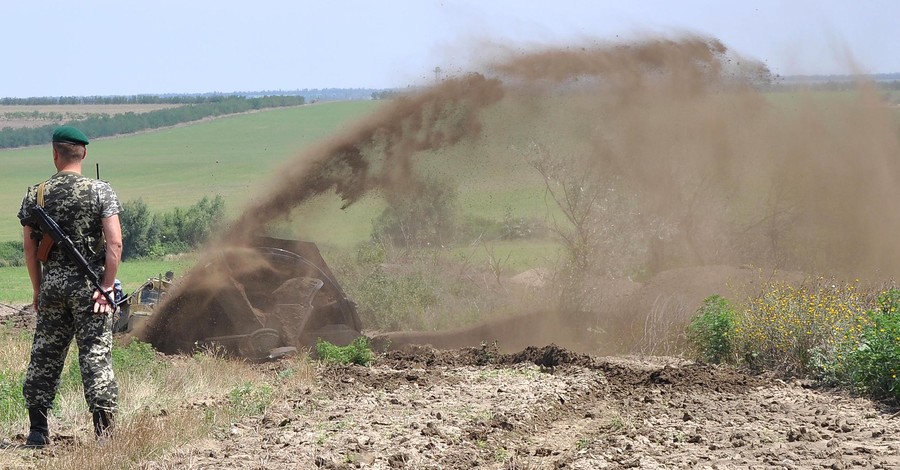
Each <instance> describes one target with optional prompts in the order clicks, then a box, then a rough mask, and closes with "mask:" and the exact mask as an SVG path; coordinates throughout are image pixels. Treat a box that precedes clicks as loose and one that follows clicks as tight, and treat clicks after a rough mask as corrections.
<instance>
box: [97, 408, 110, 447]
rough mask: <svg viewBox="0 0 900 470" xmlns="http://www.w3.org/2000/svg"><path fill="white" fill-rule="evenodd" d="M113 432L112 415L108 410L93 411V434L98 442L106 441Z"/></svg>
mask: <svg viewBox="0 0 900 470" xmlns="http://www.w3.org/2000/svg"><path fill="white" fill-rule="evenodd" d="M112 432H113V414H112V411H109V410H96V411H94V434H96V435H97V439H99V440H100V441H106V439H108V438H109V437H110V436H112Z"/></svg>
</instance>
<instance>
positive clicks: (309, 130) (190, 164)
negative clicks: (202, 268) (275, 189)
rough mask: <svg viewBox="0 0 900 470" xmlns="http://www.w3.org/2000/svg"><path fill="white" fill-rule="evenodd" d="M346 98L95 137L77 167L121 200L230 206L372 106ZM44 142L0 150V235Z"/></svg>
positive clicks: (37, 169)
mask: <svg viewBox="0 0 900 470" xmlns="http://www.w3.org/2000/svg"><path fill="white" fill-rule="evenodd" d="M378 105H379V103H378V102H373V101H346V102H337V103H326V104H319V105H308V106H301V107H295V108H285V109H275V110H267V111H261V112H257V113H249V114H241V115H235V116H229V117H224V118H221V119H216V120H212V121H205V122H200V123H197V124H192V125H185V126H180V127H175V128H169V129H165V130H160V131H154V132H147V133H142V134H137V135H129V136H123V137H118V138H112V139H102V140H95V141H93V142H91V144H90V146H88V157H87V160H86V161H85V167H84V172H85V174H87V175H90V176H93V175H94V173H95V164H96V163H99V164H100V176H101V178H103V179H105V180H107V181H109V182H110V183H112V185H113V187H114V188H115V189H116V191H117V193H118V195H119V198H120V199H121V200H122V201H123V202H124V201H131V200H137V199H139V198H140V199H143V201H144V202H146V203H147V205H148V206H149V207H150V208H151V210H152V211H163V210H166V209H171V208H173V207H178V206H180V207H186V206H189V205H191V204H193V203H194V202H196V201H197V200H199V199H200V198H201V197H203V196H214V195H216V194H220V195H222V196H223V197H224V198H225V203H226V208H227V210H228V212H229V214H231V215H234V214H237V213H238V212H239V211H240V210H241V209H242V208H243V206H244V205H245V204H246V203H247V202H249V201H250V200H252V197H253V196H252V195H253V194H257V193H260V192H261V191H263V190H264V189H265V188H266V184H267V179H268V177H269V176H270V175H271V174H272V173H273V171H274V168H275V167H276V166H278V165H279V164H281V163H282V162H284V161H286V160H288V159H289V158H290V157H292V156H294V155H296V154H297V153H299V152H300V151H301V150H302V149H303V148H304V147H306V146H307V145H309V144H311V143H312V142H315V141H317V140H319V139H321V138H323V137H324V136H326V135H329V134H331V133H333V132H335V131H336V130H338V129H339V128H340V127H341V126H343V125H346V124H347V123H348V122H351V121H353V120H354V119H356V118H359V117H361V116H363V115H364V114H365V113H367V112H370V111H372V110H374V109H375V108H376V107H377V106H378ZM50 152H51V150H50V146H49V145H47V146H41V147H29V148H24V149H14V150H6V151H0V162H2V163H0V164H2V167H3V171H2V173H0V188H3V189H2V191H0V241H7V240H13V239H18V238H19V237H21V228H20V225H19V223H18V220H17V219H16V213H17V212H18V209H19V206H20V205H21V202H22V196H24V194H25V189H26V188H27V187H28V186H29V185H32V184H36V183H37V182H39V181H40V180H41V179H44V178H47V177H49V176H50V175H52V174H53V173H54V172H55V169H54V168H53V161H52V159H51V153H50Z"/></svg>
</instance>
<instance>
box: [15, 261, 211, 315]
mask: <svg viewBox="0 0 900 470" xmlns="http://www.w3.org/2000/svg"><path fill="white" fill-rule="evenodd" d="M193 264H194V257H193V256H183V257H178V258H173V259H165V260H133V261H126V262H124V263H122V264H121V265H120V266H119V272H118V275H117V277H118V278H119V280H120V281H122V286H123V288H124V290H125V293H126V294H130V293H131V292H132V291H133V290H135V289H137V288H138V287H140V286H141V284H143V283H144V281H146V280H147V279H149V278H151V277H157V276H161V275H163V274H165V273H166V271H173V272H174V273H175V275H176V276H180V275H183V274H185V273H187V271H188V269H190V267H191V266H192V265H193ZM30 300H31V283H30V282H29V281H28V271H26V270H25V267H24V266H17V267H3V268H0V303H5V304H18V303H24V302H29V301H30Z"/></svg>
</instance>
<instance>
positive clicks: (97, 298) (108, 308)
mask: <svg viewBox="0 0 900 470" xmlns="http://www.w3.org/2000/svg"><path fill="white" fill-rule="evenodd" d="M112 291H113V289H112V287H110V288H108V289H106V292H108V293H109V294H110V296H112ZM91 300H93V301H94V313H96V314H98V315H106V314H107V313H112V312H113V311H115V310H116V307H115V305H110V304H109V302H108V301H107V300H106V296H104V295H103V294H102V293H101V292H100V290H99V289H96V290H94V295H92V296H91Z"/></svg>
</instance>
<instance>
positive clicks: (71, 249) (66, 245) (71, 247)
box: [32, 206, 117, 309]
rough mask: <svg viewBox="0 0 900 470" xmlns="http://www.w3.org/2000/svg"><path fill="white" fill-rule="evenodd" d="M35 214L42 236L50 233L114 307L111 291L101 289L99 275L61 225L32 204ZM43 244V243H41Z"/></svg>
mask: <svg viewBox="0 0 900 470" xmlns="http://www.w3.org/2000/svg"><path fill="white" fill-rule="evenodd" d="M32 211H34V213H35V214H37V215H38V223H39V224H40V225H41V229H43V231H44V236H47V235H50V237H51V238H52V239H53V241H54V242H55V244H56V245H59V247H60V248H61V249H62V250H63V252H64V253H65V254H66V256H68V257H69V259H70V260H72V261H73V262H74V263H75V265H76V266H78V269H79V270H80V271H81V273H82V274H84V275H85V276H87V278H88V280H90V281H91V284H93V286H94V287H95V288H96V289H97V290H99V291H100V293H101V294H103V297H105V298H106V301H107V302H108V303H109V305H111V306H112V308H113V309H115V308H116V306H117V304H116V301H115V300H114V299H113V296H112V293H111V292H106V291H105V290H103V286H101V285H100V277H98V276H97V273H95V272H94V270H92V269H91V266H90V264H88V262H87V260H86V259H85V258H84V255H82V254H81V252H80V251H78V248H76V247H75V244H74V243H72V239H71V238H69V236H68V235H66V232H64V231H63V229H62V227H60V226H59V224H57V223H56V221H55V220H53V218H52V217H50V215H49V214H47V212H46V211H45V210H44V208H43V207H41V206H34V208H32ZM41 244H42V245H43V243H41Z"/></svg>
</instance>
